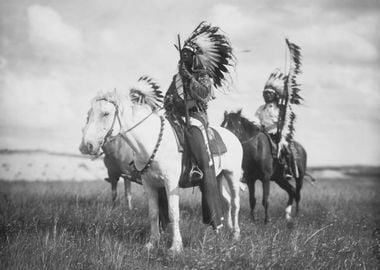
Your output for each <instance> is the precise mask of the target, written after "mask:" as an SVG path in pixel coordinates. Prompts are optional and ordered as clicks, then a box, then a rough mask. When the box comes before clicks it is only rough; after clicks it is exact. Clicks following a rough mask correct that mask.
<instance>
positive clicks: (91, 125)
mask: <svg viewBox="0 0 380 270" xmlns="http://www.w3.org/2000/svg"><path fill="white" fill-rule="evenodd" d="M115 110H116V108H115V106H114V105H113V104H112V103H110V102H107V101H103V100H101V101H94V102H93V104H92V108H91V110H90V111H89V115H88V121H87V123H86V126H85V127H84V128H83V139H82V143H83V144H84V146H85V147H87V152H88V153H89V154H97V153H98V152H99V150H100V147H101V146H102V144H103V142H104V139H105V137H106V135H107V133H108V131H109V130H110V129H111V128H112V123H113V119H114V117H115ZM116 122H117V121H116ZM116 122H115V127H116V126H117V125H118V123H116ZM116 124H117V125H116ZM115 127H114V128H115ZM119 129H120V127H119ZM116 131H117V132H119V130H116ZM113 133H114V132H113Z"/></svg>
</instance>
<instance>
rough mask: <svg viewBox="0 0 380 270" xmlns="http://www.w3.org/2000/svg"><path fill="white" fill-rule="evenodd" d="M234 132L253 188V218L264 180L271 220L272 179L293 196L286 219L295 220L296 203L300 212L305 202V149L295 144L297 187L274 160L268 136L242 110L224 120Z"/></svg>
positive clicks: (245, 172) (290, 198) (246, 175)
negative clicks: (257, 184)
mask: <svg viewBox="0 0 380 270" xmlns="http://www.w3.org/2000/svg"><path fill="white" fill-rule="evenodd" d="M221 126H222V127H225V128H227V129H229V130H230V131H232V132H233V133H234V134H235V135H236V136H237V137H238V138H239V140H240V142H241V144H242V146H243V164H242V168H243V170H244V178H245V180H246V182H247V185H248V189H249V202H250V207H251V216H252V218H253V219H254V209H255V206H256V198H255V182H256V180H257V179H260V180H261V182H262V184H263V201H262V203H263V206H264V209H265V222H268V221H269V220H270V218H269V214H268V207H269V202H268V197H269V189H270V180H271V179H272V180H273V181H275V182H276V183H277V184H278V185H279V186H280V187H281V188H283V189H284V190H285V191H286V192H287V193H288V195H289V198H288V203H287V207H286V210H285V212H286V219H287V220H290V219H291V210H292V205H293V201H294V199H295V200H296V213H298V211H299V202H300V199H301V188H302V185H303V179H304V176H305V174H306V160H307V155H306V151H305V149H304V148H303V147H302V145H301V144H299V143H298V142H294V148H295V150H296V157H295V162H296V163H297V167H298V177H296V178H295V181H296V185H295V188H294V187H293V186H292V185H291V184H290V183H289V181H288V180H287V179H285V177H284V168H283V166H281V165H279V164H278V162H276V160H275V159H274V158H273V155H272V149H271V144H270V142H269V139H268V137H267V135H265V134H264V133H263V132H261V131H260V129H259V127H257V126H255V125H254V124H253V123H252V122H251V121H249V120H248V119H247V118H245V117H243V116H242V115H241V110H238V111H237V112H230V113H227V112H225V113H224V120H223V122H222V124H221Z"/></svg>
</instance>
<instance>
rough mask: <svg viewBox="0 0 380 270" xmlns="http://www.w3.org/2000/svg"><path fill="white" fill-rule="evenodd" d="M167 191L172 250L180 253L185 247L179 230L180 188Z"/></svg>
mask: <svg viewBox="0 0 380 270" xmlns="http://www.w3.org/2000/svg"><path fill="white" fill-rule="evenodd" d="M166 193H167V195H168V208H169V209H168V210H169V220H170V224H171V228H172V230H171V233H172V245H171V247H170V251H171V252H172V253H175V254H176V253H180V252H181V251H182V249H183V247H182V237H181V233H180V230H179V189H178V187H176V188H172V189H170V188H167V189H166Z"/></svg>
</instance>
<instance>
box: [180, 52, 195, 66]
mask: <svg viewBox="0 0 380 270" xmlns="http://www.w3.org/2000/svg"><path fill="white" fill-rule="evenodd" d="M182 61H183V62H184V63H185V64H186V65H192V64H193V52H192V51H190V50H187V49H183V50H182Z"/></svg>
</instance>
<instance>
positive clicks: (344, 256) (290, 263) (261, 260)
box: [0, 176, 380, 270]
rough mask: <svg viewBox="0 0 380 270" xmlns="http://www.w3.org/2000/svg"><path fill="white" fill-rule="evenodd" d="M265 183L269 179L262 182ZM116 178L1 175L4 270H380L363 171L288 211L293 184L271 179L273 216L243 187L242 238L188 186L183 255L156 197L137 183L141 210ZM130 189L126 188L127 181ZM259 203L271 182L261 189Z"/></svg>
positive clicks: (370, 181) (376, 186)
mask: <svg viewBox="0 0 380 270" xmlns="http://www.w3.org/2000/svg"><path fill="white" fill-rule="evenodd" d="M258 186H259V185H258ZM109 189H110V187H109V186H108V184H107V183H106V182H103V181H94V182H59V181H57V182H22V181H19V182H4V181H3V182H0V269H57V270H58V269H379V266H380V264H379V263H380V261H379V259H380V253H379V251H380V246H379V237H380V228H379V224H380V223H379V222H380V193H379V191H380V180H379V179H377V178H375V177H366V176H355V178H348V179H325V180H319V181H318V182H317V183H316V185H314V186H311V185H310V184H308V183H305V185H304V189H303V191H302V199H301V211H300V214H299V215H298V216H297V217H296V218H294V221H293V222H292V223H287V222H286V221H285V218H284V207H285V203H286V200H287V197H286V194H285V192H284V191H282V190H281V189H279V188H278V187H277V186H276V185H275V184H273V183H272V184H271V194H270V214H271V222H270V223H269V224H266V225H265V224H264V222H263V215H264V214H263V209H262V207H261V205H260V204H259V203H258V204H257V208H256V216H257V217H258V219H257V220H256V221H255V222H252V221H251V219H250V216H249V206H248V192H247V190H246V191H244V192H241V211H240V226H241V240H240V241H233V240H232V238H231V235H230V233H229V232H228V231H227V230H223V231H222V232H221V233H220V234H218V235H216V234H215V233H214V232H213V231H212V230H211V229H210V228H208V227H207V226H205V225H203V224H202V223H201V212H200V211H201V210H200V194H199V192H198V190H196V189H195V190H192V189H188V190H182V191H181V201H180V208H181V222H180V228H181V233H182V237H183V242H184V251H183V253H182V254H180V255H177V256H174V257H173V256H172V255H171V254H169V253H168V249H167V248H168V246H169V244H170V243H169V237H168V232H163V234H162V239H161V241H160V243H159V244H158V247H157V248H156V249H155V250H151V251H148V250H146V249H145V248H144V245H145V243H146V242H147V240H148V237H149V223H148V219H147V215H148V213H147V203H146V201H145V197H144V193H143V190H142V188H141V187H139V186H136V185H133V189H134V198H133V204H134V208H133V210H127V207H126V206H125V205H124V203H123V194H122V192H120V191H119V193H120V194H119V198H118V205H117V206H116V207H115V208H112V204H111V202H110V201H111V199H110V190H109ZM119 189H120V190H122V186H121V185H120V187H119ZM257 193H258V194H257V199H258V202H259V201H260V200H261V188H257Z"/></svg>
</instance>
